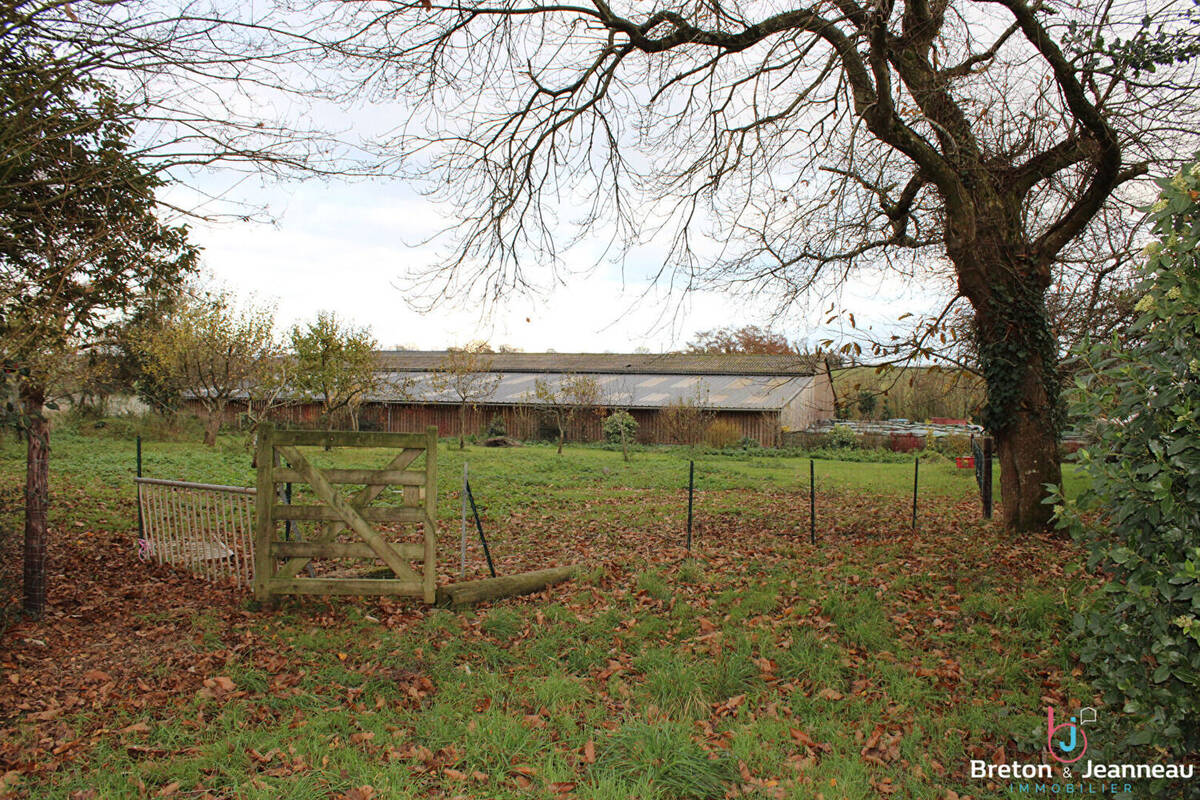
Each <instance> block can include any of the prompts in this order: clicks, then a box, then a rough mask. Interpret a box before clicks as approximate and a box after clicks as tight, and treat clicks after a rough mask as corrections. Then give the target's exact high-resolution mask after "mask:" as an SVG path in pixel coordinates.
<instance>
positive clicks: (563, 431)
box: [558, 422, 567, 456]
mask: <svg viewBox="0 0 1200 800" xmlns="http://www.w3.org/2000/svg"><path fill="white" fill-rule="evenodd" d="M566 438H567V431H566V429H565V428H564V427H563V424H562V423H561V422H559V423H558V454H559V455H560V456H561V455H562V449H563V441H564V440H565V439H566Z"/></svg>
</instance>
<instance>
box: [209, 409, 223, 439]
mask: <svg viewBox="0 0 1200 800" xmlns="http://www.w3.org/2000/svg"><path fill="white" fill-rule="evenodd" d="M223 411H224V409H217V408H210V409H209V410H208V419H207V420H205V421H204V444H205V446H206V447H213V446H214V445H216V443H217V434H218V433H220V431H221V416H222V414H223Z"/></svg>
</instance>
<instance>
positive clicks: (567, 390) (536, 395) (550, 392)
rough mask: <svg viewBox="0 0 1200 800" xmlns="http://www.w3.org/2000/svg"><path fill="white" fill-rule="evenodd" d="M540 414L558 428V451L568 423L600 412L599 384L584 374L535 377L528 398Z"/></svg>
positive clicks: (561, 446)
mask: <svg viewBox="0 0 1200 800" xmlns="http://www.w3.org/2000/svg"><path fill="white" fill-rule="evenodd" d="M531 401H532V402H533V403H535V404H536V405H537V409H538V411H539V412H541V414H542V415H543V416H545V417H546V418H547V419H549V420H550V421H551V422H552V423H554V427H555V430H557V431H558V454H559V455H562V451H563V443H564V442H565V441H566V439H567V431H568V430H570V428H571V425H572V424H573V423H574V422H575V421H576V420H578V419H579V418H581V417H582V416H583V415H584V414H588V413H591V414H601V413H603V410H604V407H603V402H604V398H603V395H602V392H601V390H600V384H599V383H598V382H597V381H596V379H595V378H592V377H589V376H587V375H561V376H554V377H545V378H538V379H537V380H536V381H534V384H533V397H532V399H531Z"/></svg>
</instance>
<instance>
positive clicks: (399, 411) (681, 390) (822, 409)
mask: <svg viewBox="0 0 1200 800" xmlns="http://www.w3.org/2000/svg"><path fill="white" fill-rule="evenodd" d="M445 357H446V353H445V352H444V351H406V350H404V351H385V352H381V353H380V354H379V370H380V376H379V377H380V381H379V388H377V389H376V390H375V391H374V392H372V394H371V395H369V397H368V399H367V402H366V403H364V405H363V407H362V408H361V410H360V412H359V425H360V426H361V427H363V428H371V429H378V430H389V431H405V430H422V429H423V428H424V427H425V426H426V425H436V426H437V427H438V431H439V433H440V434H441V435H442V436H457V435H458V432H459V431H458V428H459V406H458V401H457V398H456V397H454V396H453V394H452V393H451V392H449V391H439V390H438V389H437V388H436V387H435V381H434V375H435V373H436V371H437V369H438V367H439V365H440V364H441V362H442V361H443V359H444V358H445ZM484 358H486V359H487V360H489V361H490V370H489V371H490V372H491V373H493V374H494V375H495V378H494V379H493V381H492V382H493V383H494V384H495V391H494V392H493V393H492V394H491V395H490V396H489V397H487V398H486V400H483V401H481V402H479V403H477V404H475V405H473V406H472V407H471V408H470V409H469V411H468V414H467V421H466V431H465V433H466V434H477V433H480V432H481V431H482V430H484V429H485V428H486V427H487V425H488V423H489V422H490V421H491V420H492V419H493V418H495V417H497V416H498V417H500V418H501V419H503V420H504V423H505V427H506V428H507V430H508V434H509V435H510V436H513V437H516V438H521V439H534V438H539V437H542V436H546V435H547V434H548V432H549V431H548V426H547V422H546V419H545V415H544V414H541V413H539V410H538V404H537V402H536V400H535V399H534V387H535V384H536V383H537V381H538V380H539V379H540V380H542V381H548V382H557V381H561V380H563V379H565V378H567V377H568V376H586V377H588V378H591V379H593V380H594V381H595V382H596V383H597V384H598V386H599V388H600V394H601V404H600V406H598V407H597V408H596V409H594V410H593V413H583V414H579V415H578V420H577V422H576V424H575V425H574V429H573V430H572V431H570V438H572V439H574V440H579V441H595V440H598V439H600V438H601V424H602V422H603V417H604V415H605V414H607V413H608V412H609V411H612V410H616V409H624V410H626V411H628V412H629V413H630V414H632V415H633V416H634V418H635V419H636V420H637V421H638V440H639V441H641V442H645V443H670V442H671V441H672V438H673V437H672V431H671V428H670V426H669V425H668V424H667V419H666V415H664V412H665V411H666V410H667V409H668V408H670V407H671V405H672V404H678V403H680V402H681V401H683V402H686V401H690V402H693V403H698V404H699V405H701V406H702V407H704V408H705V409H706V411H707V413H708V414H709V416H710V417H711V419H712V421H714V422H716V421H724V422H728V423H731V424H732V425H733V426H735V427H736V429H737V430H738V431H740V434H741V435H742V436H745V437H749V438H752V439H755V440H757V441H758V442H760V443H761V444H763V445H764V446H775V445H778V444H779V441H780V437H781V435H782V434H783V433H784V432H787V431H797V430H805V429H807V428H810V427H812V426H813V425H815V424H816V423H818V422H819V421H821V420H825V419H831V418H832V417H833V413H834V403H833V390H832V387H831V386H830V382H829V377H828V375H827V373H826V372H825V371H824V370H815V369H814V361H813V360H812V359H811V358H810V357H805V356H793V355H725V354H707V353H703V354H701V353H665V354H640V353H638V354H628V353H624V354H622V353H495V354H488V355H486V356H484ZM317 413H318V409H317V406H316V405H315V404H311V403H305V404H299V405H296V406H292V407H290V408H287V409H283V410H282V411H281V413H280V414H279V416H280V418H281V420H285V421H290V422H294V423H301V424H303V423H315V422H316V421H317V419H316V415H317Z"/></svg>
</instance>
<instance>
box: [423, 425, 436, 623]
mask: <svg viewBox="0 0 1200 800" xmlns="http://www.w3.org/2000/svg"><path fill="white" fill-rule="evenodd" d="M437 446H438V429H437V426H436V425H430V426H429V427H427V428H426V429H425V574H424V575H422V578H423V581H422V582H423V586H422V589H423V591H424V593H425V602H426V603H428V604H429V605H433V604H434V602H435V601H436V600H437V553H436V547H437V525H436V523H435V522H434V520H436V519H437Z"/></svg>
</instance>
